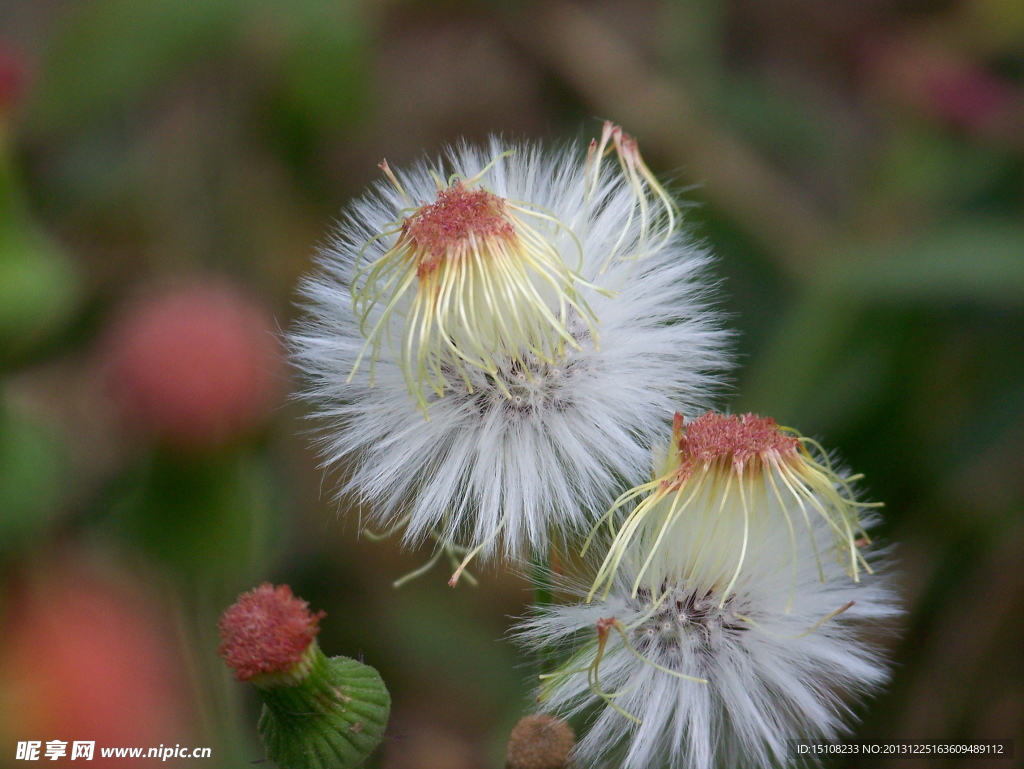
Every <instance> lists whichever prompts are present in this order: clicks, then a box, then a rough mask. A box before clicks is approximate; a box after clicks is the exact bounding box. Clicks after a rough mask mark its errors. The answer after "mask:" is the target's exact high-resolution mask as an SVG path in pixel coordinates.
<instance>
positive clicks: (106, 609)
mask: <svg viewBox="0 0 1024 769" xmlns="http://www.w3.org/2000/svg"><path fill="white" fill-rule="evenodd" d="M12 593H13V594H12V595H11V596H10V602H9V603H8V605H7V607H5V608H6V609H9V611H8V610H5V618H4V619H5V624H4V632H3V634H2V635H0V735H3V733H4V732H8V730H9V732H8V733H7V734H6V735H4V736H6V737H7V738H9V739H5V740H4V744H7V745H11V744H13V741H14V740H26V739H37V740H65V741H68V743H69V744H70V742H71V741H74V740H82V741H95V743H96V751H95V760H94V762H90V764H89V765H90V766H95V767H100V766H115V765H123V764H124V763H125V762H124V760H123V759H103V758H101V756H100V751H99V748H100V747H113V746H147V747H148V746H156V745H159V744H161V743H163V744H164V745H175V744H176V743H180V744H184V745H191V744H195V742H194V740H190V739H189V737H190V736H191V737H194V736H195V735H194V733H193V732H192V731H191V729H190V728H189V726H188V716H187V713H188V706H189V703H188V698H187V695H186V693H185V692H186V689H185V686H186V673H185V666H184V665H183V664H182V663H181V661H180V655H179V653H178V649H177V648H176V645H175V644H174V643H173V642H172V640H171V637H172V631H171V628H170V627H169V623H166V622H165V621H164V620H163V618H162V617H161V616H160V613H159V611H158V610H157V609H156V608H155V606H154V602H153V601H152V600H151V597H150V596H148V595H146V594H144V593H142V592H141V591H140V590H139V588H138V586H137V585H136V584H132V585H129V584H128V582H127V580H126V579H119V580H116V581H115V580H110V579H106V578H100V577H98V576H97V575H96V574H94V573H91V572H90V571H89V570H87V569H84V568H82V567H81V566H75V565H63V566H58V567H56V568H51V569H49V570H48V571H46V572H44V573H43V574H41V575H37V576H34V577H30V578H29V579H28V580H27V581H26V582H25V583H22V584H19V585H18V586H17V587H16V588H15V589H14V590H13V591H12Z"/></svg>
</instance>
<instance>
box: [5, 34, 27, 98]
mask: <svg viewBox="0 0 1024 769" xmlns="http://www.w3.org/2000/svg"><path fill="white" fill-rule="evenodd" d="M25 73H26V65H25V58H24V56H22V55H21V54H20V53H19V52H18V51H17V50H15V49H13V48H10V47H8V45H6V44H5V43H2V42H0V115H3V114H4V113H5V112H7V111H9V110H10V109H11V108H12V107H15V106H17V104H18V103H19V101H20V100H21V95H22V92H23V91H24V89H25Z"/></svg>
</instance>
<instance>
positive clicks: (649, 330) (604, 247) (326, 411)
mask: <svg viewBox="0 0 1024 769" xmlns="http://www.w3.org/2000/svg"><path fill="white" fill-rule="evenodd" d="M608 155H613V156H614V158H615V159H611V158H608V157H606V156H608ZM616 159H617V160H616ZM382 168H383V169H384V172H385V177H386V178H385V180H384V181H383V182H381V183H380V184H378V185H377V187H376V188H375V189H374V190H372V191H371V192H370V193H369V194H368V195H366V196H365V197H363V198H361V199H360V200H357V201H356V202H355V203H354V204H353V205H352V206H351V208H350V209H349V211H348V212H347V214H346V216H345V218H344V220H343V222H342V224H341V227H340V229H339V230H338V232H337V234H336V235H335V237H334V239H333V241H332V242H331V243H330V244H329V245H328V246H327V247H326V248H324V249H323V250H322V251H321V253H320V258H319V268H320V271H319V274H317V275H316V276H314V277H313V278H311V279H310V280H308V281H307V282H306V283H305V285H304V294H305V296H306V299H307V301H308V305H309V314H308V316H307V318H306V320H305V321H304V322H303V324H302V325H301V326H300V327H299V329H298V330H297V332H296V333H295V334H293V335H292V347H293V350H294V352H295V357H296V359H297V361H298V364H299V365H300V367H301V368H302V369H303V370H304V371H305V373H306V375H307V378H308V381H309V383H310V384H309V387H308V390H307V392H306V393H305V397H306V398H307V399H308V400H310V401H311V402H313V403H314V404H315V406H316V408H317V411H318V412H319V414H320V415H321V416H322V417H324V418H326V422H327V423H328V427H327V429H326V430H325V432H324V434H323V440H322V447H323V452H324V457H325V460H326V464H332V465H333V464H340V465H344V467H345V469H346V470H347V471H348V481H347V483H346V484H345V486H344V487H343V489H342V492H343V493H349V494H352V495H353V496H355V497H356V498H357V500H358V501H360V502H361V503H363V506H364V510H365V511H366V515H367V518H368V519H369V521H370V522H371V523H372V524H373V525H375V526H383V527H384V528H386V529H388V530H397V529H402V528H404V531H405V537H406V539H407V540H408V541H419V540H422V539H425V538H427V537H434V538H435V539H436V540H437V541H438V542H439V543H440V544H441V546H443V547H445V548H447V547H455V546H463V547H465V548H467V549H470V550H472V551H477V550H478V551H480V552H481V553H482V554H483V555H488V554H494V553H495V552H497V551H500V550H502V549H503V550H504V552H505V553H506V554H508V555H516V556H518V555H524V554H525V553H526V552H527V550H528V549H529V548H530V547H532V548H537V549H543V548H544V547H546V546H547V543H548V538H549V535H550V529H551V527H552V526H558V527H560V528H562V529H564V530H565V531H564V533H565V534H569V533H571V532H585V531H586V530H587V529H589V527H590V526H591V525H592V523H593V513H592V511H594V510H600V509H602V508H604V507H607V505H608V504H609V503H610V501H611V499H612V498H613V497H614V494H615V489H616V488H621V484H622V482H623V480H625V482H627V483H635V482H638V481H640V480H641V479H642V478H643V477H644V476H645V475H646V473H647V467H648V462H649V459H648V457H649V446H650V444H651V441H652V440H653V439H654V437H655V436H656V435H657V434H658V433H659V431H661V430H662V429H664V425H665V423H666V422H667V420H668V418H670V416H671V414H672V413H673V411H674V410H675V409H676V408H680V407H690V405H691V404H692V405H704V404H706V403H707V401H708V399H709V398H710V396H711V394H712V390H713V389H714V386H715V385H716V383H717V379H716V378H717V376H718V375H720V373H721V372H722V371H723V370H724V369H725V368H726V363H727V361H726V356H725V354H724V352H723V346H724V344H725V342H726V340H727V335H726V334H725V332H723V331H722V330H721V329H720V328H719V325H718V320H717V316H716V315H715V314H713V313H712V312H711V311H709V309H708V299H707V293H708V287H707V284H706V282H705V279H704V277H703V271H704V268H705V266H706V265H707V262H708V261H709V257H708V254H707V253H706V252H705V251H704V250H703V249H702V248H700V247H699V246H697V245H695V244H694V243H693V241H692V240H691V239H690V238H689V237H688V236H687V235H686V233H684V232H683V231H682V230H681V229H680V227H679V219H678V212H677V211H676V208H675V204H674V203H673V201H672V200H671V199H670V198H669V197H668V196H667V194H666V193H665V191H664V189H663V188H662V187H661V186H660V185H658V184H657V182H656V181H655V180H654V177H653V176H651V174H650V172H649V171H648V170H647V167H646V166H645V165H644V164H643V162H642V161H641V160H640V156H639V153H638V152H637V150H636V145H635V143H634V142H633V141H632V139H630V138H629V137H628V136H626V135H625V134H623V133H622V132H621V131H620V130H619V129H618V128H615V127H614V126H610V125H606V126H605V130H604V133H603V134H602V137H601V140H600V141H598V142H593V143H592V144H591V147H590V151H589V153H585V152H579V151H577V150H576V149H575V148H572V147H565V148H562V149H559V150H556V151H545V150H543V149H541V148H539V147H537V146H533V145H528V144H509V143H507V142H505V141H503V140H501V139H497V138H494V139H492V140H491V142H490V144H489V145H488V146H487V147H486V148H474V147H469V146H465V145H462V146H458V147H456V148H454V149H451V150H449V151H448V153H447V155H446V156H445V158H444V160H442V161H439V162H436V163H432V164H427V163H424V164H420V165H418V166H414V167H413V168H412V169H410V170H408V171H404V172H403V171H400V170H395V171H392V169H391V168H390V167H388V166H387V164H382ZM439 552H440V551H439Z"/></svg>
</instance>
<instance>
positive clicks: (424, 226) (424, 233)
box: [402, 182, 515, 277]
mask: <svg viewBox="0 0 1024 769" xmlns="http://www.w3.org/2000/svg"><path fill="white" fill-rule="evenodd" d="M402 229H403V232H404V234H405V235H407V236H408V237H409V238H411V239H412V240H413V242H414V243H415V244H416V251H417V252H418V253H420V254H421V258H420V265H419V272H420V276H421V277H422V275H423V274H424V273H426V272H429V271H431V270H433V269H435V268H436V267H437V265H438V264H439V263H440V261H441V260H442V259H443V258H444V257H445V256H447V255H449V254H452V253H458V252H459V251H460V250H461V249H462V248H463V247H464V246H465V245H467V244H468V243H469V241H470V240H471V239H473V238H475V239H477V240H484V239H486V238H491V237H503V238H512V237H513V236H514V235H515V229H514V228H513V226H512V223H511V222H510V221H509V220H508V219H507V218H506V217H505V201H504V199H503V198H500V197H498V196H497V195H495V194H494V193H493V192H488V191H487V190H483V189H475V190H468V189H466V188H465V187H464V186H463V184H462V183H461V182H457V183H456V184H454V185H452V186H451V187H448V188H446V189H443V190H441V191H440V192H438V194H437V200H435V201H434V202H433V203H431V204H430V205H427V206H423V208H421V209H420V210H419V211H417V212H416V213H415V214H413V215H412V216H410V217H408V218H407V219H406V220H405V224H404V225H403V228H402Z"/></svg>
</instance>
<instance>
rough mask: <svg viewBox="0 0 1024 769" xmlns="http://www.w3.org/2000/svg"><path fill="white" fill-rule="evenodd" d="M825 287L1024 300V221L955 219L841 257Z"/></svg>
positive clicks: (894, 298)
mask: <svg viewBox="0 0 1024 769" xmlns="http://www.w3.org/2000/svg"><path fill="white" fill-rule="evenodd" d="M820 289H821V290H822V291H823V292H824V293H826V294H832V295H834V296H836V297H838V298H841V299H842V300H843V301H846V302H854V303H880V302H962V301H974V302H997V303H1000V304H1004V303H1012V304H1013V305H1015V306H1016V305H1021V304H1024V223H1021V222H1020V221H1001V220H992V221H978V220H973V219H972V220H967V221H962V222H954V223H951V224H949V225H946V226H944V227H942V228H941V229H936V230H932V231H931V232H930V233H928V234H927V235H925V236H923V237H921V238H919V239H915V240H913V241H910V242H906V243H900V244H894V245H891V246H887V247H884V248H882V249H880V250H878V251H877V252H875V253H871V254H867V253H864V252H860V253H859V254H857V255H856V256H854V257H852V258H850V259H847V260H841V261H838V262H837V266H836V268H835V269H834V270H832V271H830V272H829V274H827V275H825V276H824V277H823V281H822V284H821V287H820Z"/></svg>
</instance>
